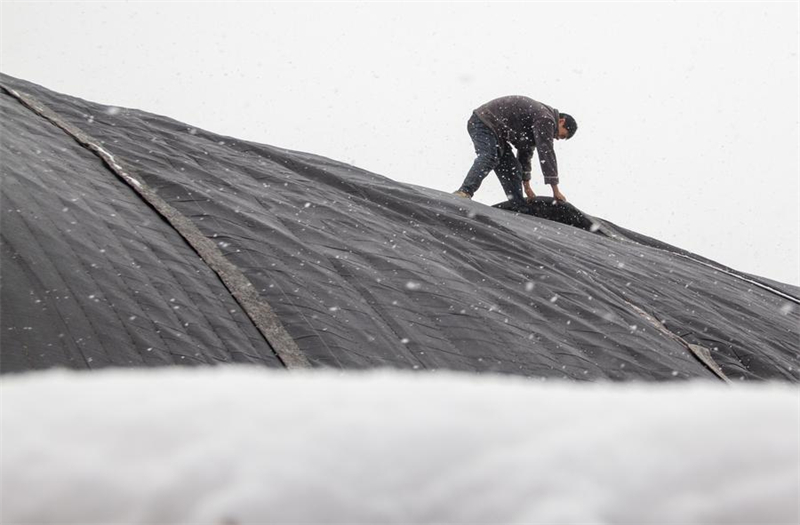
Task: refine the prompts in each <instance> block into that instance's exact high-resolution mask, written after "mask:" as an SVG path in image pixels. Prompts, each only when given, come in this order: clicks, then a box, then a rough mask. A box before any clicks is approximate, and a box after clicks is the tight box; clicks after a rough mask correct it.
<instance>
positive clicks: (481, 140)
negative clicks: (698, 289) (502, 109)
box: [459, 114, 524, 200]
mask: <svg viewBox="0 0 800 525" xmlns="http://www.w3.org/2000/svg"><path fill="white" fill-rule="evenodd" d="M467 132H469V136H470V138H471V139H472V143H473V145H474V146H475V154H476V155H477V157H476V158H475V162H473V163H472V167H471V168H470V170H469V173H467V176H466V178H465V179H464V183H463V184H462V185H461V188H459V189H460V190H461V191H463V192H465V193H467V194H469V195H470V196H472V195H474V194H475V192H476V191H478V188H480V187H481V182H483V179H485V178H486V175H488V174H489V172H490V171H492V170H494V172H495V173H496V174H497V178H498V179H500V184H501V185H502V186H503V191H505V193H506V198H507V199H508V200H523V199H524V197H523V196H522V165H521V164H520V163H519V160H517V157H515V156H514V152H513V151H512V150H511V145H510V144H508V143H507V142H505V141H503V140H500V139H499V138H498V137H497V135H495V134H494V131H492V130H491V129H490V128H489V126H487V125H486V124H484V123H483V122H482V121H481V119H479V118H478V117H476V116H475V115H474V114H473V115H472V117H470V119H469V121H468V122H467Z"/></svg>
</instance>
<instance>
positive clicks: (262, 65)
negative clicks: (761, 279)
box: [0, 1, 800, 285]
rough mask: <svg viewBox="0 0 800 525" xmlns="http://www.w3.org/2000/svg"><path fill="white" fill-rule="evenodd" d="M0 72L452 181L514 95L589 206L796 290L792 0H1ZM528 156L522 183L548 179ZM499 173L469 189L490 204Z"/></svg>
mask: <svg viewBox="0 0 800 525" xmlns="http://www.w3.org/2000/svg"><path fill="white" fill-rule="evenodd" d="M1 14H2V41H1V43H0V45H1V47H0V69H2V71H3V72H4V73H7V74H9V75H12V76H16V77H20V78H24V79H26V80H29V81H32V82H35V83H38V84H42V85H44V86H45V87H48V88H50V89H54V90H56V91H61V92H64V93H68V94H71V95H75V96H79V97H81V98H85V99H89V100H93V101H96V102H101V103H105V104H113V105H119V106H124V107H133V108H137V109H143V110H146V111H151V112H154V113H158V114H162V115H168V116H170V117H173V118H176V119H178V120H181V121H184V122H187V123H189V124H192V125H195V126H198V127H201V128H204V129H207V130H210V131H214V132H217V133H222V134H226V135H231V136H234V137H238V138H242V139H248V140H253V141H257V142H263V143H267V144H271V145H275V146H281V147H286V148H291V149H296V150H301V151H307V152H311V153H316V154H320V155H324V156H327V157H330V158H333V159H337V160H342V161H345V162H349V163H352V164H355V165H357V166H360V167H362V168H366V169H369V170H371V171H374V172H377V173H380V174H382V175H386V176H388V177H391V178H393V179H395V180H398V181H404V182H409V183H413V184H418V185H422V186H427V187H430V188H435V189H439V190H443V191H453V190H455V189H457V188H458V187H459V185H460V183H461V181H462V179H463V177H464V175H465V174H466V172H467V170H468V169H469V167H470V165H471V163H472V160H473V158H474V153H473V151H472V143H471V142H470V140H469V137H468V135H467V133H466V120H467V118H468V117H469V115H470V113H471V112H472V110H473V109H474V108H475V107H477V106H479V105H480V104H482V103H484V102H486V101H488V100H490V99H492V98H495V97H498V96H502V95H510V94H518V95H527V96H530V97H532V98H535V99H537V100H541V101H542V102H545V103H547V104H550V105H552V106H554V107H556V108H558V109H559V110H561V111H563V112H567V113H571V114H572V115H574V116H575V117H576V119H577V120H578V123H579V126H580V129H579V131H578V133H577V135H576V136H575V138H574V139H573V140H570V141H569V142H564V141H562V142H560V143H558V144H557V147H556V151H557V155H558V159H559V167H560V174H561V185H560V188H561V190H562V191H563V193H564V194H565V195H566V196H567V198H568V199H569V200H570V201H571V202H572V203H573V204H575V205H576V206H578V207H579V208H581V209H582V210H584V211H585V212H587V213H589V214H592V215H596V216H598V217H602V218H605V219H608V220H610V221H612V222H615V223H617V224H619V225H621V226H624V227H627V228H630V229H632V230H635V231H638V232H640V233H644V234H646V235H650V236H653V237H656V238H658V239H660V240H663V241H665V242H669V243H671V244H674V245H677V246H679V247H682V248H685V249H688V250H691V251H693V252H695V253H698V254H700V255H703V256H706V257H709V258H712V259H714V260H717V261H718V262H720V263H723V264H726V265H729V266H732V267H733V268H736V269H738V270H742V271H747V272H751V273H754V274H757V275H761V276H765V277H770V278H773V279H777V280H779V281H782V282H788V283H792V284H796V285H797V284H800V177H799V176H798V172H799V171H800V161H799V158H800V147H799V146H798V128H799V127H800V118H799V117H800V114H799V109H798V96H799V95H800V90H799V88H798V2H781V3H779V2H774V3H770V2H752V3H750V2H735V3H734V2H708V3H698V2H692V3H688V2H687V3H684V2H614V3H603V2H591V3H583V2H575V3H566V2H560V3H538V2H526V3H521V2H517V3H453V2H450V3H412V2H403V3H301V2H290V3H266V2H259V3H256V2H248V3H235V2H224V3H223V2H202V3H201V2H76V3H71V2H58V3H49V2H5V1H4V2H3V3H2V13H1ZM536 169H537V168H536V166H534V170H535V171H534V178H533V181H534V190H535V191H537V193H542V194H549V191H548V190H549V187H546V186H544V184H543V181H542V176H541V173H539V172H538V171H536ZM503 199H504V197H503V194H502V191H501V189H500V185H499V183H498V182H497V179H496V177H495V176H494V175H493V174H490V175H489V177H488V178H487V179H486V181H485V182H484V185H483V187H481V189H480V191H479V192H478V193H477V194H476V200H478V201H480V202H483V203H487V204H493V203H496V202H499V201H500V200H503Z"/></svg>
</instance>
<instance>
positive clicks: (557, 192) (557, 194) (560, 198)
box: [553, 184, 567, 202]
mask: <svg viewBox="0 0 800 525" xmlns="http://www.w3.org/2000/svg"><path fill="white" fill-rule="evenodd" d="M553 198H554V199H555V200H557V201H559V202H567V198H566V197H564V194H563V193H561V191H560V190H559V189H558V186H556V185H555V184H553Z"/></svg>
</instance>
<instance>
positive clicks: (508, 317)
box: [0, 75, 800, 381]
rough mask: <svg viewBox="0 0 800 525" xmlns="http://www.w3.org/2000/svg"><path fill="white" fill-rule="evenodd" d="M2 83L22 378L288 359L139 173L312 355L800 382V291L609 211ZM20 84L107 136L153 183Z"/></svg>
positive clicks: (14, 334)
mask: <svg viewBox="0 0 800 525" xmlns="http://www.w3.org/2000/svg"><path fill="white" fill-rule="evenodd" d="M0 83H1V84H2V85H3V87H4V88H6V89H5V90H2V93H0V95H2V97H1V98H2V108H3V126H4V129H3V144H2V148H3V151H2V154H3V166H2V170H3V173H2V177H3V184H2V199H3V201H2V241H3V248H2V257H3V259H2V310H3V315H2V361H0V363H1V364H2V370H3V371H4V372H12V371H23V370H30V369H41V368H48V367H52V366H67V367H72V368H82V367H89V368H95V367H102V366H109V365H114V366H150V365H160V364H171V363H187V364H189V363H192V364H194V363H218V362H230V361H248V362H257V363H264V364H266V365H269V366H281V364H282V363H281V361H280V360H279V358H278V356H277V354H279V353H280V352H279V349H276V348H273V346H271V345H270V343H269V341H270V339H269V337H270V335H269V333H267V334H266V335H264V332H263V331H262V332H259V331H258V330H257V328H256V326H255V325H254V323H253V321H252V319H250V318H248V317H247V312H245V311H243V307H241V306H240V304H237V301H236V300H234V299H233V298H232V295H231V292H230V287H228V288H226V286H227V283H226V284H225V285H223V284H222V283H221V282H220V276H219V272H217V273H216V274H215V273H214V271H212V270H211V269H209V266H208V265H206V264H205V262H204V260H202V259H201V258H200V257H199V256H198V254H197V253H196V252H195V251H194V249H192V248H191V247H190V246H189V245H187V241H186V240H185V238H184V237H182V236H181V235H178V234H177V233H176V232H175V230H174V229H173V228H172V227H170V225H169V224H167V223H166V222H165V220H164V217H163V215H161V214H159V213H156V212H155V211H154V209H153V208H151V206H150V205H149V204H148V203H147V202H145V201H144V200H142V198H141V196H140V195H139V194H137V192H136V191H135V190H136V189H137V188H134V186H136V185H137V184H140V185H141V186H142V187H144V188H147V189H151V190H152V191H153V194H154V195H157V196H158V198H159V199H161V200H163V202H165V203H167V204H168V205H169V206H170V209H172V210H175V212H176V214H178V215H179V216H180V217H181V218H182V219H186V220H187V221H188V222H190V223H191V227H192V228H194V229H195V230H196V231H198V232H200V235H202V236H203V238H204V239H206V240H210V241H213V244H214V245H215V249H216V250H218V251H219V252H220V253H221V254H222V256H223V257H224V259H225V261H226V263H229V264H230V265H231V266H232V267H234V268H235V269H236V271H237V272H240V273H241V275H242V277H243V278H244V281H245V282H246V283H248V284H247V285H246V286H248V287H250V288H251V292H254V294H255V295H256V296H257V298H258V300H259V301H261V302H262V303H263V304H265V305H269V306H270V307H271V309H272V310H273V311H274V313H275V314H276V316H277V318H278V319H279V321H280V324H282V326H283V327H285V330H286V331H287V332H288V334H289V336H290V338H291V340H293V342H294V343H296V345H297V347H298V348H299V352H300V353H301V354H302V357H303V359H304V360H307V363H308V364H310V366H314V367H334V368H340V369H357V368H359V369H360V368H373V367H384V366H388V367H394V368H402V369H448V370H463V371H472V372H490V371H491V372H500V373H509V374H518V375H524V376H535V377H566V378H571V379H577V380H594V379H600V378H609V379H619V380H623V379H635V378H640V379H672V378H689V377H707V378H724V379H725V378H727V379H732V380H736V379H759V378H761V379H763V378H781V379H787V380H794V381H796V380H798V379H800V370H798V367H799V366H800V358H799V357H798V336H799V334H798V324H800V305H798V302H799V301H798V299H797V298H798V297H800V289H798V288H797V287H794V286H790V285H786V284H781V283H776V282H773V281H769V280H767V279H763V278H760V277H756V276H749V275H745V274H742V273H739V272H735V271H732V270H731V269H729V268H727V267H725V266H722V265H720V264H717V263H714V262H713V261H708V260H705V259H703V258H701V257H697V256H693V255H692V254H689V253H688V252H685V251H682V250H679V249H676V248H673V247H670V246H668V245H666V244H663V243H660V242H659V241H657V240H654V239H649V238H647V237H644V236H641V235H638V234H636V233H635V232H631V231H629V230H625V229H623V228H619V227H615V226H614V225H612V224H610V223H607V222H605V221H602V220H600V219H595V218H590V217H589V218H588V219H589V220H590V221H591V223H592V224H590V225H589V228H588V230H587V229H582V228H581V227H573V226H570V225H567V224H562V223H559V222H555V221H552V220H546V219H543V218H541V217H536V216H530V215H527V214H526V213H525V212H524V211H522V212H514V211H509V210H502V209H497V208H492V207H488V206H484V205H481V204H479V203H476V202H471V201H466V200H464V199H460V198H457V197H454V196H451V195H448V194H445V193H442V192H439V191H435V190H431V189H427V188H421V187H417V186H411V185H408V184H401V183H398V182H395V181H392V180H389V179H387V178H385V177H381V176H379V175H376V174H373V173H369V172H367V171H364V170H361V169H358V168H356V167H353V166H349V165H346V164H343V163H340V162H336V161H333V160H329V159H326V158H322V157H319V156H315V155H310V154H307V153H301V152H295V151H288V150H285V149H281V148H276V147H272V146H267V145H262V144H256V143H252V142H246V141H241V140H237V139H233V138H230V137H224V136H220V135H215V134H213V133H209V132H206V131H203V130H200V129H196V128H193V127H192V126H189V125H186V124H182V123H180V122H176V121H174V120H171V119H169V118H166V117H161V116H158V115H153V114H149V113H145V112H142V111H137V110H130V109H120V108H114V107H109V106H103V105H99V104H95V103H91V102H87V101H83V100H80V99H76V98H73V97H69V96H65V95H61V94H57V93H53V92H51V91H48V90H46V89H44V88H41V87H39V86H36V85H33V84H30V83H27V82H24V81H21V80H17V79H14V78H12V77H9V76H5V75H3V76H0ZM11 91H16V92H19V93H24V94H25V95H26V96H29V97H32V98H33V99H35V100H36V101H38V102H40V103H41V104H42V105H43V106H45V107H47V108H49V110H51V111H52V112H53V113H54V114H55V115H57V116H58V118H59V119H61V120H63V121H64V122H66V123H68V124H69V125H70V126H73V127H74V128H77V129H79V130H81V132H82V133H85V134H86V135H87V136H88V137H91V138H92V139H93V140H94V141H96V143H97V144H99V145H100V146H101V147H102V149H103V150H104V151H106V152H108V154H109V155H111V156H113V159H114V163H116V164H118V165H119V166H120V167H121V169H122V170H124V172H125V173H126V174H127V176H129V178H130V179H132V180H133V181H136V182H135V183H131V180H127V179H125V178H123V177H120V176H118V175H117V174H115V172H114V171H113V170H112V169H111V166H110V165H109V164H108V163H107V161H106V162H104V161H103V160H101V158H100V157H98V156H97V155H96V153H95V152H92V151H90V150H88V149H86V148H85V147H83V146H82V145H80V144H79V143H78V142H77V141H76V140H75V139H74V138H73V137H71V136H70V135H68V134H67V133H65V132H64V130H63V129H60V128H59V127H56V126H55V125H54V124H53V123H52V122H51V121H49V120H47V119H45V118H42V117H41V116H39V115H38V114H37V113H35V112H34V111H31V110H30V109H29V108H27V107H25V106H23V105H22V104H21V103H20V102H19V100H18V99H17V98H16V97H14V96H13V95H12V93H11ZM139 189H141V188H139ZM582 215H583V214H582ZM585 217H588V216H585ZM595 223H596V224H599V225H600V226H601V228H593V227H592V225H593V224H595ZM592 230H595V231H592ZM223 277H224V276H223ZM246 306H247V305H244V309H245V310H247V308H246ZM251 317H252V316H251ZM284 362H285V361H284Z"/></svg>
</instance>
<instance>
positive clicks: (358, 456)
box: [0, 366, 800, 524]
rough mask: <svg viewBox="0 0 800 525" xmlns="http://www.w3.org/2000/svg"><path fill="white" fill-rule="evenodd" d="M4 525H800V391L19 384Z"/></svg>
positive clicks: (495, 379)
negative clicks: (92, 524) (560, 524)
mask: <svg viewBox="0 0 800 525" xmlns="http://www.w3.org/2000/svg"><path fill="white" fill-rule="evenodd" d="M0 388H1V389H2V429H3V434H2V440H3V443H2V472H3V474H2V501H3V511H2V512H3V516H2V518H3V523H9V524H11V523H39V524H41V523H82V524H89V523H214V524H223V523H237V524H238V523H241V524H244V523H419V522H425V523H461V522H471V523H548V524H553V523H636V524H644V523H665V524H666V523H669V524H677V523H680V524H688V523H698V524H699V523H703V524H719V523H742V524H744V523H748V524H751V523H797V522H798V503H799V502H798V494H800V479H799V478H800V472H799V471H798V468H799V467H798V465H800V452H799V451H798V443H800V396H799V394H800V391H799V390H798V388H797V387H796V386H794V385H787V384H785V383H782V384H775V383H759V384H738V385H736V386H734V387H730V386H725V385H723V384H722V383H712V382H708V381H702V382H688V383H687V382H680V383H668V384H642V383H639V384H630V383H627V384H611V383H604V382H601V383H594V384H576V383H567V382H562V381H546V382H545V381H536V380H528V379H523V378H512V377H508V376H494V375H491V374H489V375H480V376H479V375H474V374H471V375H466V374H455V373H448V372H439V373H435V374H434V373H411V372H396V371H395V372H389V371H378V372H346V373H334V372H292V373H286V372H277V371H268V370H265V369H263V368H256V367H246V366H233V367H217V368H203V369H197V368H193V369H190V368H173V369H160V370H158V371H153V370H150V371H145V370H106V371H100V372H96V373H92V374H89V373H86V372H67V371H48V372H37V373H30V374H23V375H20V376H13V377H9V376H6V378H5V379H4V381H3V382H2V385H0Z"/></svg>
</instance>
